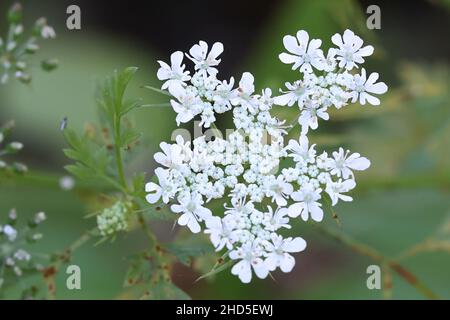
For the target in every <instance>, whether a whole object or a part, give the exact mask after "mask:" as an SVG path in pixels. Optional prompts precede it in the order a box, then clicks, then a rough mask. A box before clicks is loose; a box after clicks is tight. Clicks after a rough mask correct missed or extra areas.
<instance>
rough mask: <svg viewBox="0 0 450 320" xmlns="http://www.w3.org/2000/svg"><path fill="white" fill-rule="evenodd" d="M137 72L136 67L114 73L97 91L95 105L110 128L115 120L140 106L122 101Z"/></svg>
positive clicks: (136, 101) (134, 102) (137, 102)
mask: <svg viewBox="0 0 450 320" xmlns="http://www.w3.org/2000/svg"><path fill="white" fill-rule="evenodd" d="M137 70H138V68H136V67H129V68H126V69H124V70H122V71H115V72H114V74H113V75H112V76H111V77H109V78H107V79H106V81H105V82H104V83H103V85H102V86H100V87H99V89H98V92H97V104H98V106H99V108H100V110H101V111H102V112H103V113H104V114H105V116H106V119H107V120H108V122H109V124H110V125H111V127H114V123H115V120H116V119H117V118H120V117H122V116H123V115H125V114H126V113H127V112H129V111H130V110H132V109H134V108H136V107H137V106H139V104H140V102H139V101H138V100H131V101H128V102H124V101H123V100H124V95H125V91H126V89H127V87H128V85H129V83H130V81H131V79H132V78H133V75H134V74H135V73H136V71H137Z"/></svg>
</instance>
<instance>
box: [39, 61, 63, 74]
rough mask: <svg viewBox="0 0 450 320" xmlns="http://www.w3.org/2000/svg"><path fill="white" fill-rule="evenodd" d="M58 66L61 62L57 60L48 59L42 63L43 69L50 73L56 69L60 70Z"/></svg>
mask: <svg viewBox="0 0 450 320" xmlns="http://www.w3.org/2000/svg"><path fill="white" fill-rule="evenodd" d="M58 65H59V61H58V60H57V59H47V60H44V61H42V63H41V67H42V69H43V70H45V71H48V72H50V71H53V70H55V69H56V68H58Z"/></svg>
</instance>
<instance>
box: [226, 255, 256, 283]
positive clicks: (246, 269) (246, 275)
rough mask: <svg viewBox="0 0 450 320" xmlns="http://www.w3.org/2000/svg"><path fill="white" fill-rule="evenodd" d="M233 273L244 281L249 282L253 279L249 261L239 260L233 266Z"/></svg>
mask: <svg viewBox="0 0 450 320" xmlns="http://www.w3.org/2000/svg"><path fill="white" fill-rule="evenodd" d="M231 273H232V274H234V275H235V276H239V279H241V281H242V282H243V283H249V282H250V281H251V280H252V270H251V267H250V264H249V263H248V262H247V261H244V260H242V261H239V262H238V263H236V264H235V265H234V266H233V268H231Z"/></svg>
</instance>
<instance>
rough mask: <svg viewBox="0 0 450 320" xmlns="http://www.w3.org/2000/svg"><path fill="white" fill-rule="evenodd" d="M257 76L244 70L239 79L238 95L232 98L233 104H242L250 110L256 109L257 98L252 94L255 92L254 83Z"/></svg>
mask: <svg viewBox="0 0 450 320" xmlns="http://www.w3.org/2000/svg"><path fill="white" fill-rule="evenodd" d="M254 81H255V78H254V77H253V75H252V74H251V73H250V72H244V73H243V74H242V77H241V80H240V81H239V88H238V89H237V96H236V97H234V98H233V99H232V100H231V103H232V104H233V105H235V106H236V105H241V106H242V107H243V108H245V109H247V110H248V111H250V112H254V111H255V104H256V103H257V101H256V99H255V98H254V97H253V96H252V94H253V93H254V92H255V85H254Z"/></svg>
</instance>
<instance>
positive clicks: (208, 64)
mask: <svg viewBox="0 0 450 320" xmlns="http://www.w3.org/2000/svg"><path fill="white" fill-rule="evenodd" d="M222 52H223V44H222V43H220V42H216V43H214V44H213V46H212V48H211V51H210V52H209V54H208V44H207V43H206V42H205V41H200V42H199V44H195V45H194V46H192V48H191V49H190V50H189V53H190V55H186V56H187V57H188V58H189V59H191V60H192V62H194V63H195V70H199V72H200V73H202V74H206V73H208V74H210V75H212V76H215V75H216V74H217V72H218V71H217V69H216V68H214V67H215V66H217V65H218V64H219V63H220V61H221V60H220V59H217V58H218V57H219V56H220V54H221V53H222Z"/></svg>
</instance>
